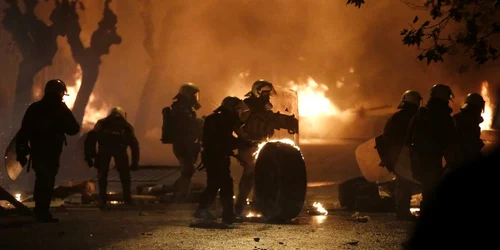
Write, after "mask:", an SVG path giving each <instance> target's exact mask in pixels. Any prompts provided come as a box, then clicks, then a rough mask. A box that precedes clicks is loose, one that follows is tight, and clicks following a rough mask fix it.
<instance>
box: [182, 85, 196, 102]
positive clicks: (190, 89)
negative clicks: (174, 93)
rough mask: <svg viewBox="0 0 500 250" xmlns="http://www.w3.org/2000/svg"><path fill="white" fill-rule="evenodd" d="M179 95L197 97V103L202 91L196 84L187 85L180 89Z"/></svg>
mask: <svg viewBox="0 0 500 250" xmlns="http://www.w3.org/2000/svg"><path fill="white" fill-rule="evenodd" d="M179 94H180V95H183V96H185V97H187V98H192V97H195V100H196V101H197V102H199V101H200V89H199V88H198V86H196V85H195V84H194V83H190V82H188V83H185V84H182V86H181V87H180V88H179Z"/></svg>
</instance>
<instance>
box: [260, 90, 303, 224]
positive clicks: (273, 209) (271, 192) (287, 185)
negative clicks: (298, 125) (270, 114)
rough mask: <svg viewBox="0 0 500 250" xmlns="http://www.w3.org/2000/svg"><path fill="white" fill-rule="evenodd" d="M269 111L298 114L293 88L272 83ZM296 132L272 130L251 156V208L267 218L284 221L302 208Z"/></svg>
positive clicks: (300, 164) (299, 154)
mask: <svg viewBox="0 0 500 250" xmlns="http://www.w3.org/2000/svg"><path fill="white" fill-rule="evenodd" d="M275 89H276V92H277V94H276V95H275V96H272V98H271V103H272V104H273V111H274V112H280V113H281V114H284V115H294V116H295V118H297V119H298V118H299V110H298V106H299V105H298V97H297V92H295V91H293V90H290V89H287V88H284V87H275ZM298 144H299V136H298V134H290V133H289V131H288V130H286V129H280V130H276V131H275V133H274V135H273V136H272V137H271V138H270V140H269V141H268V142H264V143H262V144H261V145H259V151H258V152H257V154H256V155H255V156H256V160H255V190H254V201H255V208H256V209H257V210H258V211H259V212H261V213H262V214H263V215H264V216H265V217H266V219H268V220H270V221H287V220H291V219H293V218H295V217H296V216H297V215H299V213H300V212H301V211H302V207H303V205H304V202H305V197H306V190H307V172H306V165H305V162H304V159H303V156H302V153H301V152H300V149H299V147H298Z"/></svg>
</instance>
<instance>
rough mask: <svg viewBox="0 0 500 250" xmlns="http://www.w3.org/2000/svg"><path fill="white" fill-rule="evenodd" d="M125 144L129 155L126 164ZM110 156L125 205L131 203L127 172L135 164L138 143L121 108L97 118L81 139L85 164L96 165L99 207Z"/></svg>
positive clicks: (137, 161)
mask: <svg viewBox="0 0 500 250" xmlns="http://www.w3.org/2000/svg"><path fill="white" fill-rule="evenodd" d="M96 145H97V146H98V150H96ZM128 147H130V150H131V156H132V157H131V158H132V160H131V164H130V165H129V157H128V153H127V148H128ZM111 158H113V159H114V162H115V164H116V169H117V171H118V173H119V175H120V181H121V184H122V189H123V200H124V202H125V203H126V204H133V202H132V195H131V194H130V185H131V176H130V171H131V170H136V169H137V168H138V166H139V142H138V141H137V138H136V137H135V133H134V129H133V127H132V125H131V124H130V123H128V122H127V114H126V113H125V111H124V110H123V109H122V108H121V107H114V108H113V109H111V112H110V113H109V115H108V116H107V117H106V118H104V119H101V120H99V121H97V123H96V124H95V126H94V128H93V129H92V130H91V131H90V132H89V133H88V135H87V138H86V139H85V159H86V161H87V163H88V165H89V167H96V168H97V175H98V184H99V198H100V200H99V205H100V207H101V208H104V207H105V206H106V202H107V193H106V189H107V186H108V172H109V164H110V162H111Z"/></svg>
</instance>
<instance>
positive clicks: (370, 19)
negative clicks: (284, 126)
mask: <svg viewBox="0 0 500 250" xmlns="http://www.w3.org/2000/svg"><path fill="white" fill-rule="evenodd" d="M83 2H84V3H85V5H86V10H85V11H83V12H81V13H79V14H80V15H81V20H80V22H81V23H82V29H83V31H82V32H83V34H82V40H84V41H87V42H88V40H89V39H90V37H89V36H90V34H91V32H92V31H93V30H95V28H96V26H97V22H98V21H99V18H100V17H101V15H102V3H101V1H94V0H86V1H83ZM153 5H154V11H155V13H154V14H153V21H154V31H155V34H154V39H155V41H156V44H155V45H156V47H157V48H161V47H164V48H165V50H164V51H166V52H165V54H161V55H159V56H162V58H161V60H160V61H161V63H162V65H163V67H164V71H163V72H162V75H161V81H162V84H161V85H160V87H158V88H157V89H155V91H154V92H153V93H151V96H152V97H153V98H154V100H157V101H155V103H154V106H153V107H150V108H149V109H148V110H138V104H139V102H140V98H141V93H142V89H143V88H144V84H145V81H146V78H147V76H148V73H149V70H150V69H151V59H150V58H149V56H148V55H147V53H146V51H145V49H144V47H143V40H144V36H145V31H144V30H145V28H144V27H145V26H144V23H143V21H142V19H141V17H140V4H139V1H137V0H119V1H113V2H112V4H111V8H113V10H114V11H115V13H116V14H117V16H118V24H117V26H118V30H117V32H118V34H120V36H122V40H123V42H122V44H120V45H118V46H113V47H111V52H110V54H108V55H105V56H103V58H102V64H101V68H100V75H99V78H98V81H97V84H96V87H95V88H94V92H95V93H96V95H97V96H99V97H101V98H105V99H106V103H108V104H109V105H111V106H114V105H120V106H122V107H123V108H125V110H126V111H127V113H128V115H129V119H130V121H133V122H134V125H138V123H140V122H142V121H136V120H135V117H136V116H137V113H139V112H149V113H150V114H151V116H154V119H153V120H152V122H151V121H148V122H149V123H150V124H147V126H146V127H148V128H150V129H149V133H148V137H149V139H147V140H145V141H144V142H142V146H141V149H143V150H144V152H145V153H144V154H143V157H142V160H144V161H145V162H146V163H157V164H158V163H161V164H175V163H176V162H175V158H174V157H173V155H172V154H171V150H170V148H169V147H167V146H165V145H161V144H160V142H159V136H160V135H159V128H160V127H161V110H162V108H163V107H165V106H167V105H170V104H171V99H172V97H173V96H174V95H175V94H176V91H177V89H178V87H179V86H180V84H182V83H184V82H194V83H196V84H198V85H199V86H200V88H201V91H202V94H201V97H202V99H201V103H202V105H203V107H202V109H201V110H200V111H199V113H200V115H206V114H209V113H210V112H212V110H213V109H215V108H216V107H217V105H218V104H219V103H220V101H221V100H222V98H223V97H224V96H226V95H237V96H240V97H241V96H242V95H243V94H244V93H246V92H247V91H248V90H249V89H250V86H251V84H252V83H253V81H255V80H256V79H259V78H264V79H268V80H270V81H272V82H274V83H275V84H277V85H283V86H285V85H286V84H287V82H288V81H290V80H297V79H299V78H304V79H305V78H306V77H308V76H311V77H313V78H314V79H315V80H317V81H318V82H321V83H324V84H326V85H328V87H329V91H328V92H327V93H326V94H327V95H328V96H329V97H330V99H331V100H332V102H333V103H334V104H335V105H337V106H338V107H339V108H340V109H349V108H352V107H354V106H359V105H363V106H364V107H367V108H369V107H376V106H382V105H397V104H398V102H399V98H400V97H401V94H402V93H403V92H404V91H405V90H407V89H415V90H417V91H420V92H421V93H422V95H423V96H424V98H426V99H427V98H428V90H429V88H430V87H431V86H432V85H433V84H436V83H445V84H450V85H451V86H452V87H453V89H454V91H455V92H456V94H457V102H458V103H460V102H461V100H462V99H463V97H464V96H465V94H466V93H467V92H470V91H479V88H480V83H481V81H483V80H489V81H490V84H491V85H497V84H498V83H497V82H494V80H495V79H497V78H498V74H497V73H496V72H495V70H494V69H495V68H494V67H489V68H486V69H483V68H481V69H471V71H470V72H468V73H466V74H465V75H459V74H458V71H457V69H458V65H459V63H458V62H456V60H458V59H455V58H445V60H447V62H446V63H443V64H439V65H431V66H427V65H426V63H425V62H421V61H418V60H417V59H416V57H417V55H418V50H417V49H415V48H408V47H405V46H404V45H403V44H402V43H401V39H402V37H401V36H399V31H400V30H401V29H402V28H405V27H407V26H408V24H409V23H410V22H411V20H412V19H413V17H414V16H415V15H417V14H419V15H421V14H425V11H424V12H422V11H416V10H412V9H410V8H408V6H406V5H405V4H402V3H400V2H399V1H391V0H379V1H370V2H369V3H368V4H366V5H365V6H363V7H362V8H360V9H358V8H354V7H351V6H349V7H348V6H346V5H345V0H317V1H309V0H296V1H287V0H239V1H233V0H204V1H182V0H173V1H162V0H153ZM172 5H177V6H178V7H179V8H178V12H177V13H176V14H175V16H174V17H173V18H172V19H166V20H171V23H169V24H164V23H162V20H164V14H165V9H166V8H169V7H171V6H172ZM49 11H50V10H47V12H49ZM41 15H42V14H41ZM164 25H168V29H167V30H168V31H169V32H170V34H169V40H168V42H167V43H165V44H163V43H160V42H159V40H160V37H161V35H162V34H161V33H162V32H164V28H163V27H164ZM4 34H6V32H5V31H1V32H0V35H2V36H3V35H4ZM4 40H5V39H4V38H3V37H2V39H0V42H2V43H4ZM60 49H61V48H60ZM0 53H4V52H3V51H0ZM67 53H69V51H68V52H67ZM2 58H9V59H7V60H6V61H9V60H14V58H15V57H14V56H13V55H6V57H2ZM2 64H5V61H4V62H3V63H2ZM13 64H14V63H13ZM10 68H12V67H10ZM0 71H1V72H0V73H1V74H2V75H7V76H6V78H5V79H13V77H14V75H15V71H7V70H5V69H4V68H0ZM66 74H68V75H70V76H71V75H73V74H74V72H70V73H66ZM44 80H46V79H44ZM68 81H71V80H70V79H68ZM1 84H2V90H4V89H7V87H5V85H9V84H12V83H11V80H9V81H8V82H7V81H2V82H1ZM12 91H13V90H12ZM2 106H5V105H3V104H2ZM453 108H454V109H458V105H457V106H454V107H453Z"/></svg>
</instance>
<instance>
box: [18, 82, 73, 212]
mask: <svg viewBox="0 0 500 250" xmlns="http://www.w3.org/2000/svg"><path fill="white" fill-rule="evenodd" d="M65 93H66V86H65V84H64V82H62V81H61V80H51V81H49V82H48V83H47V85H46V87H45V95H44V97H43V98H42V99H41V100H40V101H38V102H35V103H33V104H31V105H30V106H29V107H28V109H27V110H26V113H25V115H24V118H23V121H22V125H21V129H20V130H19V132H18V134H17V137H16V145H17V148H16V151H17V157H18V158H17V159H18V161H19V162H20V163H21V164H22V165H25V164H26V156H27V155H28V154H29V155H30V160H31V161H32V167H33V170H34V171H35V173H36V180H35V189H34V194H33V196H34V197H33V198H34V200H35V209H34V212H35V216H36V219H37V220H38V221H40V222H55V221H57V219H55V218H53V217H52V215H51V214H50V212H49V208H50V202H51V198H52V192H53V189H54V184H55V178H56V175H57V172H58V170H59V161H60V156H61V153H62V150H63V144H64V143H65V142H66V135H76V134H77V133H78V132H79V131H80V125H79V123H78V122H77V121H76V119H75V117H74V116H73V114H72V113H71V110H70V109H69V108H68V107H67V106H66V104H64V102H62V97H63V95H64V94H65Z"/></svg>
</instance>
